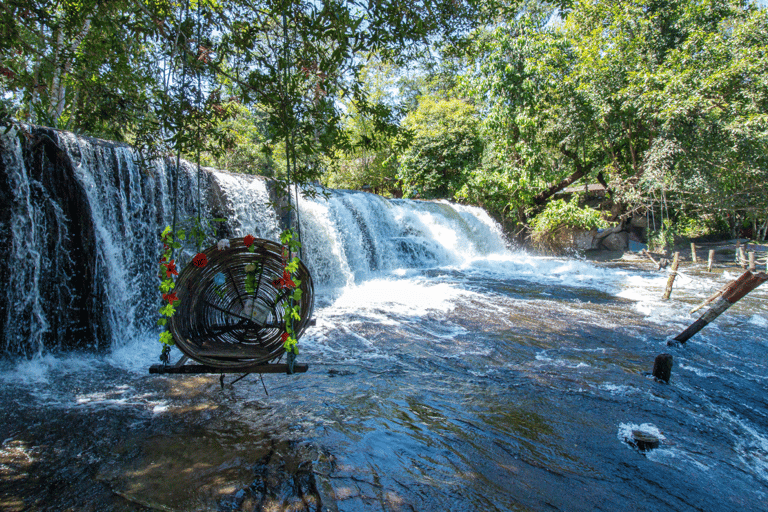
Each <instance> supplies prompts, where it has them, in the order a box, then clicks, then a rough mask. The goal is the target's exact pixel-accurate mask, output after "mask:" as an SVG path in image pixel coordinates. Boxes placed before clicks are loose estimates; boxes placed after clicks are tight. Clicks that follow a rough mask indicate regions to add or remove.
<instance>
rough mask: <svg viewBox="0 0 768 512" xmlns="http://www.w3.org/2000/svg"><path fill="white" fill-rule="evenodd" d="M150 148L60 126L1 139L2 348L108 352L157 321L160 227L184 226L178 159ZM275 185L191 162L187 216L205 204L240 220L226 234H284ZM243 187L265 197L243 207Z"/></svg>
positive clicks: (221, 230) (186, 172) (184, 182)
mask: <svg viewBox="0 0 768 512" xmlns="http://www.w3.org/2000/svg"><path fill="white" fill-rule="evenodd" d="M139 156H140V155H139V154H138V152H136V151H135V150H133V149H132V148H130V147H128V146H126V145H124V144H117V143H112V142H109V141H103V140H98V139H92V138H85V137H78V136H75V135H73V134H71V133H67V132H61V131H57V130H53V129H50V128H42V127H34V126H26V127H17V128H15V129H13V130H11V131H10V132H8V133H6V134H3V135H0V204H1V205H2V207H1V208H0V312H2V313H0V353H6V354H9V353H10V354H25V355H32V354H35V353H39V352H42V351H44V350H49V349H57V348H93V349H100V348H104V347H106V346H109V345H111V344H113V343H115V342H117V341H118V340H119V338H121V337H130V336H135V335H137V334H139V333H141V332H144V331H151V330H153V329H155V321H156V318H157V315H156V308H157V306H158V305H159V302H158V300H159V299H158V297H159V295H158V293H157V288H156V286H157V280H156V278H155V272H156V268H157V259H158V257H159V251H160V242H159V237H158V234H159V233H160V232H161V231H162V229H163V228H164V227H165V226H167V225H170V224H171V223H172V222H173V193H172V191H173V184H174V178H175V174H176V166H175V159H173V158H160V159H155V160H152V161H150V162H144V163H143V164H140V162H139V160H140V158H139ZM270 186H271V185H270V183H268V182H266V181H264V180H263V179H261V178H258V177H253V176H239V175H238V176H236V175H231V174H229V173H225V172H222V171H216V170H212V169H201V171H200V173H199V174H198V172H197V169H196V168H195V166H193V165H191V164H189V163H188V162H182V165H181V166H180V169H179V188H178V193H177V194H176V200H177V210H178V211H177V217H178V223H179V224H180V225H181V224H183V223H188V221H190V220H191V219H195V218H196V217H197V214H198V211H200V210H202V212H203V214H202V217H203V218H211V217H224V218H226V219H229V220H228V222H226V223H224V224H223V225H218V226H217V227H216V230H217V231H218V232H217V233H216V235H217V236H222V237H229V236H237V235H242V234H243V233H242V230H243V229H245V230H247V231H248V232H251V233H253V234H254V235H256V236H261V237H266V238H273V239H274V237H275V236H276V233H277V232H279V220H278V216H277V214H276V212H275V211H274V210H273V209H272V208H271V207H270V206H269V200H270V196H272V198H274V197H275V193H274V191H273V190H272V191H270ZM244 189H254V190H256V191H257V192H258V194H260V195H258V194H257V196H258V197H261V196H263V198H264V199H263V201H259V202H257V203H256V204H246V205H243V204H241V203H242V201H241V200H240V199H239V198H237V197H233V196H236V195H237V193H238V192H239V191H242V190H244ZM249 197H250V198H252V197H254V195H253V191H251V194H250V196H249ZM240 210H242V211H240ZM188 257H189V254H181V255H180V258H181V259H182V260H183V259H185V258H188Z"/></svg>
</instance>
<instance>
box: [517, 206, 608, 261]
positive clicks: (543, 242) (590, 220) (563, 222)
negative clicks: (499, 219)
mask: <svg viewBox="0 0 768 512" xmlns="http://www.w3.org/2000/svg"><path fill="white" fill-rule="evenodd" d="M530 227H531V240H532V241H533V243H534V245H536V246H538V247H539V248H541V249H546V250H559V249H561V248H562V247H564V246H567V245H568V242H569V240H563V236H564V235H565V234H566V233H568V232H571V231H573V230H575V229H576V230H578V229H584V230H590V229H598V228H606V227H608V222H606V220H605V219H604V218H603V215H602V213H601V212H600V211H598V210H595V209H593V208H590V207H589V206H584V207H580V206H579V201H578V198H577V197H574V198H573V199H571V200H570V201H565V200H563V199H555V200H554V201H550V202H548V203H547V206H546V207H545V208H544V210H542V211H541V212H540V213H539V214H538V215H536V216H535V217H534V218H533V220H531V224H530Z"/></svg>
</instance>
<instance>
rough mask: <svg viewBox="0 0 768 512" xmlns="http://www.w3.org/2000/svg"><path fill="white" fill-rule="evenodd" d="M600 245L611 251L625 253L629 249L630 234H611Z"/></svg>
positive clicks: (621, 232) (622, 232)
mask: <svg viewBox="0 0 768 512" xmlns="http://www.w3.org/2000/svg"><path fill="white" fill-rule="evenodd" d="M600 245H601V246H602V247H603V248H604V249H606V250H609V251H623V250H625V249H627V247H629V234H628V233H626V232H624V231H620V232H618V233H611V234H609V235H608V236H606V237H605V238H603V239H602V240H601V241H600Z"/></svg>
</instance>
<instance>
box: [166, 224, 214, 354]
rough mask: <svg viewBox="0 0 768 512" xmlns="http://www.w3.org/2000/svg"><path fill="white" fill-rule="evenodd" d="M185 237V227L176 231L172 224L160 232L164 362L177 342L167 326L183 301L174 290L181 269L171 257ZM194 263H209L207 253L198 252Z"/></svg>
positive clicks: (179, 247)
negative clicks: (178, 268)
mask: <svg viewBox="0 0 768 512" xmlns="http://www.w3.org/2000/svg"><path fill="white" fill-rule="evenodd" d="M185 239H186V234H185V233H184V230H183V229H179V230H177V231H176V232H175V233H174V232H173V229H171V227H170V226H166V228H165V229H164V230H163V232H162V233H161V234H160V240H161V241H162V242H163V255H162V256H161V257H160V272H159V274H158V277H159V278H160V286H159V289H160V294H161V296H162V298H163V305H162V306H161V307H160V309H159V310H158V313H160V319H158V321H157V325H159V326H160V327H161V328H162V330H161V331H160V343H161V344H162V345H163V351H162V352H161V354H160V361H162V362H163V364H168V362H169V361H170V354H171V347H172V346H173V345H174V344H175V342H174V341H173V335H172V334H171V331H169V330H168V327H167V326H168V321H169V320H170V319H171V317H173V315H174V314H175V313H176V306H177V305H178V304H179V302H180V301H181V299H180V298H179V297H178V296H177V295H176V292H174V291H173V289H174V288H175V287H176V282H175V281H174V276H178V275H179V271H178V270H177V269H176V260H174V259H171V258H172V256H173V251H174V250H175V249H181V242H183V241H184V240H185ZM192 263H193V264H194V265H195V266H196V267H201V268H202V267H204V266H206V265H207V264H208V258H207V257H206V255H205V254H203V253H198V254H196V255H195V256H194V258H192Z"/></svg>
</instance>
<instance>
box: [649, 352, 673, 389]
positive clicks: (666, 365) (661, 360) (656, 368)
mask: <svg viewBox="0 0 768 512" xmlns="http://www.w3.org/2000/svg"><path fill="white" fill-rule="evenodd" d="M672 359H673V358H672V355H671V354H659V355H657V356H656V360H655V361H654V362H653V376H654V377H656V378H657V379H659V380H663V381H664V382H669V378H670V377H671V376H672Z"/></svg>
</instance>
